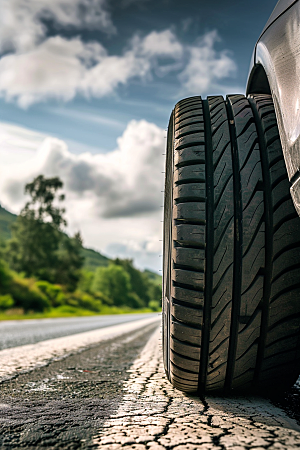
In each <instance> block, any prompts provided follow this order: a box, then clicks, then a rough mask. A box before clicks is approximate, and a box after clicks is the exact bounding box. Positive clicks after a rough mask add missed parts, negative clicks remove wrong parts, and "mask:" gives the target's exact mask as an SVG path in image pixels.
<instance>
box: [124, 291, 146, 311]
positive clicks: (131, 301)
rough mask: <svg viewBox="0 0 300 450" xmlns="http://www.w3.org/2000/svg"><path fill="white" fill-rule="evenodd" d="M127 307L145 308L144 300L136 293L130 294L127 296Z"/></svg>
mask: <svg viewBox="0 0 300 450" xmlns="http://www.w3.org/2000/svg"><path fill="white" fill-rule="evenodd" d="M126 305H127V306H129V307H130V308H134V309H138V308H143V307H144V306H145V304H144V302H143V300H142V299H141V298H140V297H139V296H138V295H137V294H136V293H135V292H130V293H129V294H128V295H127V302H126Z"/></svg>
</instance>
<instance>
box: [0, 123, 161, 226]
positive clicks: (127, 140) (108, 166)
mask: <svg viewBox="0 0 300 450" xmlns="http://www.w3.org/2000/svg"><path fill="white" fill-rule="evenodd" d="M164 135H165V133H164V131H163V130H162V129H161V128H159V127H157V126H156V125H154V124H151V123H149V122H146V121H144V120H141V121H139V122H137V121H131V122H130V123H129V124H128V126H127V128H126V130H125V131H124V133H123V135H122V136H121V137H120V138H119V139H118V147H117V149H116V150H114V151H113V152H110V153H107V154H98V155H92V154H90V153H84V154H81V155H75V154H72V153H71V152H70V151H69V150H68V147H67V145H66V144H65V143H64V142H63V141H61V140H58V139H55V138H46V139H45V140H44V142H43V143H42V145H41V146H40V147H39V149H38V151H37V153H36V155H35V156H34V161H33V160H29V161H28V162H27V163H25V164H24V163H22V165H20V166H19V167H18V165H17V164H16V165H15V167H14V170H13V171H10V174H8V173H4V172H3V173H2V174H1V176H2V177H3V181H2V188H1V191H2V198H4V200H5V203H6V204H10V205H17V204H19V203H20V202H23V201H24V197H23V188H24V185H25V183H26V182H28V181H29V180H32V178H33V177H34V176H36V175H38V174H40V173H42V174H44V175H45V176H59V177H61V179H62V180H63V181H64V185H65V189H66V192H67V195H70V196H71V198H73V199H76V198H77V199H82V198H85V197H88V198H89V201H90V202H92V212H93V214H96V215H98V216H101V217H105V218H116V217H129V216H130V217H132V216H138V215H141V214H147V213H150V212H153V211H159V209H160V203H161V194H160V191H161V190H162V183H163V179H162V175H161V172H162V167H163V158H162V153H163V150H164V145H165V140H164Z"/></svg>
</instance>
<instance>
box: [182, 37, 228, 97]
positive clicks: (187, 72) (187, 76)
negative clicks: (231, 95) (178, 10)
mask: <svg viewBox="0 0 300 450" xmlns="http://www.w3.org/2000/svg"><path fill="white" fill-rule="evenodd" d="M218 41H220V37H219V35H218V33H217V31H216V30H213V31H211V32H208V33H206V34H205V35H204V36H203V37H202V38H201V39H199V41H198V42H197V44H196V45H194V46H191V47H190V48H189V52H190V58H189V61H188V63H187V65H186V67H185V69H184V70H183V71H182V72H181V73H180V75H179V79H180V81H181V82H182V88H183V90H184V91H185V92H186V93H187V94H190V93H191V94H195V93H196V92H199V93H203V92H207V90H208V89H209V88H210V87H211V86H214V85H218V83H219V82H220V80H222V79H223V78H226V77H229V76H231V75H234V74H235V72H236V69H237V67H236V64H235V62H234V61H233V59H232V58H231V56H230V54H229V52H228V51H227V50H223V51H221V52H217V51H216V50H215V44H216V42H218Z"/></svg>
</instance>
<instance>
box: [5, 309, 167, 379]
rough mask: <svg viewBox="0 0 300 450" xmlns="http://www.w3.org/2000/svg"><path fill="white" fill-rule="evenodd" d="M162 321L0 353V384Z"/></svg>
mask: <svg viewBox="0 0 300 450" xmlns="http://www.w3.org/2000/svg"><path fill="white" fill-rule="evenodd" d="M160 320H161V318H160V317H154V318H153V317H152V318H151V319H142V320H136V321H133V322H127V323H124V324H121V325H114V326H111V327H106V328H100V329H99V330H93V331H86V332H84V333H78V334H73V335H71V336H65V337H60V338H55V339H48V340H46V341H41V342H38V343H36V344H30V345H23V346H20V347H13V348H7V349H4V350H1V351H0V381H4V380H8V379H10V378H12V377H13V376H15V375H16V374H18V373H24V372H27V371H30V370H33V369H35V368H37V367H41V366H44V365H46V364H48V363H49V362H50V361H52V360H55V359H60V358H62V357H65V356H67V355H68V354H70V353H72V352H75V351H78V350H81V349H84V348H86V347H88V346H90V345H94V344H97V343H98V342H101V341H106V340H108V339H113V338H116V337H118V336H121V335H123V334H126V333H130V332H133V331H135V330H138V329H141V328H144V327H146V326H148V325H150V324H152V323H155V322H157V323H159V321H160Z"/></svg>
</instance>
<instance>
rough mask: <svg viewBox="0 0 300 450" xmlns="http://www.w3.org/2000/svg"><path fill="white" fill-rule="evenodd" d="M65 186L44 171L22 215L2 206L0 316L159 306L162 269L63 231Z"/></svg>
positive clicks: (31, 189)
mask: <svg viewBox="0 0 300 450" xmlns="http://www.w3.org/2000/svg"><path fill="white" fill-rule="evenodd" d="M62 188H63V183H62V181H61V180H60V179H59V178H57V177H54V178H45V177H44V176H43V175H39V176H38V177H36V178H35V179H34V180H33V181H32V183H28V184H27V185H26V186H25V193H26V194H27V195H29V197H30V200H29V201H28V202H27V203H26V205H25V206H24V208H23V209H22V211H21V213H20V215H19V216H17V217H16V216H14V215H12V214H10V213H9V212H8V211H6V210H4V209H3V208H1V207H0V319H2V320H3V319H12V318H14V319H15V318H31V317H65V316H78V315H93V314H118V313H126V312H134V311H136V312H141V311H144V312H150V311H160V304H161V302H160V297H161V277H160V276H159V275H157V274H155V273H153V272H151V271H148V270H145V271H144V272H141V271H140V270H138V269H136V268H135V267H134V265H133V261H132V260H129V259H128V260H122V259H115V260H110V259H108V258H106V257H104V256H103V255H101V254H100V253H98V252H95V251H93V250H90V249H85V248H84V247H83V242H82V238H81V235H80V232H77V233H76V234H75V235H74V236H71V237H70V236H68V235H67V234H66V233H65V232H64V228H65V226H66V225H67V222H66V219H65V209H64V207H63V206H62V205H63V201H64V195H63V194H61V190H62Z"/></svg>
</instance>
